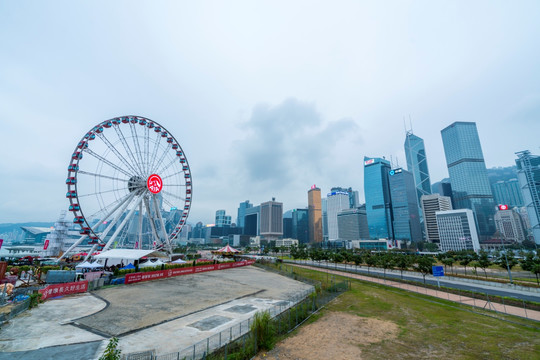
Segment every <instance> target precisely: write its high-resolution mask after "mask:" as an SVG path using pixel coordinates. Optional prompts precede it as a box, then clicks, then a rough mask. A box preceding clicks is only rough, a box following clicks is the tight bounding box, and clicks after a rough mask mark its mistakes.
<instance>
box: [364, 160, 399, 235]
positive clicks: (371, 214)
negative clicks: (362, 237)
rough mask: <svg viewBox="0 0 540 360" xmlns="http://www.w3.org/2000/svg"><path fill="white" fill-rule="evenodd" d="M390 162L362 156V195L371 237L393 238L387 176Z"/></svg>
mask: <svg viewBox="0 0 540 360" xmlns="http://www.w3.org/2000/svg"><path fill="white" fill-rule="evenodd" d="M390 170H391V169H390V162H389V161H387V160H385V159H380V158H370V157H364V196H365V199H366V212H367V221H368V226H369V236H370V237H371V238H372V239H380V238H388V239H393V236H394V234H393V229H392V221H393V216H392V206H391V199H390V187H389V185H388V176H389V172H390Z"/></svg>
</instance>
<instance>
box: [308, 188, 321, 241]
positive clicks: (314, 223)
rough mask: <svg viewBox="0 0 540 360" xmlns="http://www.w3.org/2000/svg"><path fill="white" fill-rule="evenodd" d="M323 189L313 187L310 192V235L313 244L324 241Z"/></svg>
mask: <svg viewBox="0 0 540 360" xmlns="http://www.w3.org/2000/svg"><path fill="white" fill-rule="evenodd" d="M322 227H323V224H322V204H321V189H319V188H318V187H316V186H315V185H313V186H312V187H311V189H310V190H309V191H308V228H309V230H308V234H309V242H310V243H311V244H316V243H317V244H318V243H321V242H322V241H323V229H322Z"/></svg>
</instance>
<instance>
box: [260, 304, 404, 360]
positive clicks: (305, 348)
mask: <svg viewBox="0 0 540 360" xmlns="http://www.w3.org/2000/svg"><path fill="white" fill-rule="evenodd" d="M398 331H399V328H398V326H397V325H396V324H395V323H393V322H390V321H383V320H378V319H373V318H361V317H358V316H356V315H352V314H347V313H339V312H330V313H328V314H326V315H325V316H323V317H322V318H321V319H319V320H318V321H317V322H315V323H312V324H309V325H307V326H304V327H303V328H301V329H300V331H299V332H298V334H296V335H294V336H292V337H290V338H287V339H285V340H284V341H282V342H280V343H279V344H277V345H276V347H275V348H274V349H273V350H272V351H270V352H268V353H263V354H259V355H258V356H257V357H256V358H255V359H257V360H263V359H264V360H267V359H268V360H289V359H290V360H293V359H294V360H319V359H321V360H323V359H324V360H327V359H333V360H340V359H343V360H350V359H362V350H361V345H369V344H373V343H377V342H381V341H383V340H389V339H395V338H396V337H397V334H398Z"/></svg>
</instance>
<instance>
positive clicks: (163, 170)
mask: <svg viewBox="0 0 540 360" xmlns="http://www.w3.org/2000/svg"><path fill="white" fill-rule="evenodd" d="M176 162H178V160H177V159H172V161H171V162H170V163H168V164H167V166H165V167H164V168H162V169H161V170H159V171H158V172H156V174H163V173H165V170H167V169H168V168H170V167H171V166H172V165H174V163H176Z"/></svg>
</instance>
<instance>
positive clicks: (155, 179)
mask: <svg viewBox="0 0 540 360" xmlns="http://www.w3.org/2000/svg"><path fill="white" fill-rule="evenodd" d="M146 187H147V188H148V190H150V192H151V193H153V194H157V193H158V192H160V191H161V189H162V188H163V181H162V180H161V177H160V176H159V175H157V174H152V175H150V176H149V177H148V180H146Z"/></svg>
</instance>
